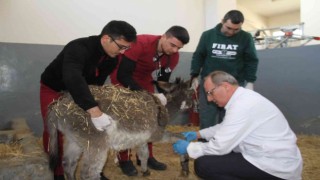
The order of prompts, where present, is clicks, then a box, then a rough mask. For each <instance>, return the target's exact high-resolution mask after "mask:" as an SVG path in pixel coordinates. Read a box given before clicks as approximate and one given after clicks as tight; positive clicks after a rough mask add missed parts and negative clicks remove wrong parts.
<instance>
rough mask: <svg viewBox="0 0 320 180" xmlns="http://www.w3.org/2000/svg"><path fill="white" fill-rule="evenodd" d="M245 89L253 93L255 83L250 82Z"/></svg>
mask: <svg viewBox="0 0 320 180" xmlns="http://www.w3.org/2000/svg"><path fill="white" fill-rule="evenodd" d="M245 88H246V89H250V90H252V91H253V90H254V89H253V83H252V82H248V83H247V84H246V86H245Z"/></svg>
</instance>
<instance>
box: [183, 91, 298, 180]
mask: <svg viewBox="0 0 320 180" xmlns="http://www.w3.org/2000/svg"><path fill="white" fill-rule="evenodd" d="M225 109H226V115H225V118H224V120H223V122H222V123H220V124H217V125H215V126H212V127H209V128H206V129H203V130H200V134H201V136H202V138H205V139H206V140H207V141H209V142H208V143H201V142H191V143H190V144H189V146H188V148H187V151H188V154H189V156H190V157H192V158H198V157H200V156H204V155H225V154H228V153H230V152H231V151H234V152H240V153H242V155H243V157H244V158H245V159H246V160H247V161H249V162H250V163H251V164H253V165H254V166H256V167H257V168H259V169H261V170H263V171H265V172H267V173H269V174H272V175H273V176H276V177H280V178H283V179H290V180H296V179H301V173H302V157H301V153H300V151H299V148H298V146H297V144H296V140H297V138H296V135H295V134H294V132H293V131H292V130H291V129H290V127H289V124H288V122H287V120H286V118H285V117H284V116H283V114H282V113H281V112H280V110H279V109H278V108H277V107H276V106H275V105H274V104H273V103H272V102H270V101H269V100H268V99H266V98H265V97H263V96H261V95H260V94H258V93H256V92H254V91H251V90H248V89H244V88H242V87H239V88H238V89H237V90H236V91H235V93H234V94H233V95H232V97H231V98H230V100H229V102H228V103H227V105H226V106H225Z"/></svg>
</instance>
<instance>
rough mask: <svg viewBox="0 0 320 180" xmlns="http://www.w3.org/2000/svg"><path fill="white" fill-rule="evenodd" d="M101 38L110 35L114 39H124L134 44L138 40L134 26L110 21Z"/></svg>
mask: <svg viewBox="0 0 320 180" xmlns="http://www.w3.org/2000/svg"><path fill="white" fill-rule="evenodd" d="M100 35H101V36H103V35H109V36H111V37H112V38H114V39H124V40H125V41H128V42H134V41H136V39H137V32H136V30H135V28H134V27H133V26H131V25H130V24H129V23H127V22H125V21H116V20H113V21H110V22H109V23H108V24H107V25H105V26H104V28H103V29H102V31H101V34H100Z"/></svg>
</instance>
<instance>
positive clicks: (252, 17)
mask: <svg viewBox="0 0 320 180" xmlns="http://www.w3.org/2000/svg"><path fill="white" fill-rule="evenodd" d="M237 8H238V9H239V10H240V11H241V12H242V13H243V15H244V23H243V26H242V28H243V29H244V30H245V31H253V30H257V29H264V28H267V27H268V26H267V20H266V18H264V17H262V16H259V15H257V14H256V13H254V12H252V11H250V10H249V9H247V8H245V7H243V6H241V5H239V4H238V5H237Z"/></svg>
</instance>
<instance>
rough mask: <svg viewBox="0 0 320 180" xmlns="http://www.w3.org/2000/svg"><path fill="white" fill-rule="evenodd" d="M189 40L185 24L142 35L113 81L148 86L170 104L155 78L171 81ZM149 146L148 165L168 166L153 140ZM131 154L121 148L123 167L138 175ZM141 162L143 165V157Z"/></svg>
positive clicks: (128, 84) (125, 84)
mask: <svg viewBox="0 0 320 180" xmlns="http://www.w3.org/2000/svg"><path fill="white" fill-rule="evenodd" d="M188 42H189V34H188V31H187V30H186V29H185V28H183V27H181V26H172V27H171V28H169V29H168V30H167V31H166V32H165V34H163V35H162V36H160V35H159V36H158V35H138V36H137V41H136V42H135V43H133V44H132V47H131V48H130V49H129V50H128V51H126V52H125V53H124V54H123V55H122V56H121V57H122V58H121V62H120V64H119V67H118V70H117V71H115V72H114V73H112V75H111V82H112V83H113V84H120V85H122V86H124V87H128V88H130V89H131V90H146V91H148V92H150V93H153V94H154V95H155V96H157V97H158V98H159V99H160V101H161V103H162V104H163V105H166V103H167V100H166V98H165V96H164V95H163V94H162V93H161V92H159V93H155V87H154V83H153V81H154V80H157V81H167V82H168V81H169V79H170V75H171V72H172V70H173V69H174V68H175V67H176V65H177V64H178V61H179V53H178V51H179V49H181V48H182V47H183V46H184V45H185V44H187V43H188ZM153 72H155V76H156V77H155V79H154V77H153V76H152V75H153ZM148 149H149V158H148V166H149V167H150V168H151V169H155V170H165V169H166V168H167V166H166V165H165V164H164V163H161V162H158V161H157V160H156V159H155V158H154V156H153V151H152V143H149V144H148ZM130 157H131V153H130V150H129V151H128V150H126V151H122V152H119V155H118V159H119V164H120V168H121V170H122V172H123V173H124V174H126V175H128V176H136V175H137V174H138V171H137V169H136V168H135V167H134V165H133V163H132V161H131V160H130ZM137 164H138V165H140V161H139V160H137Z"/></svg>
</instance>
